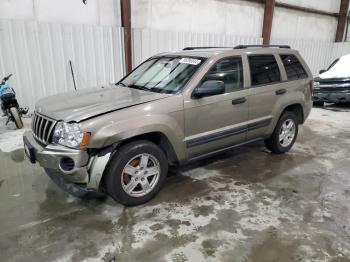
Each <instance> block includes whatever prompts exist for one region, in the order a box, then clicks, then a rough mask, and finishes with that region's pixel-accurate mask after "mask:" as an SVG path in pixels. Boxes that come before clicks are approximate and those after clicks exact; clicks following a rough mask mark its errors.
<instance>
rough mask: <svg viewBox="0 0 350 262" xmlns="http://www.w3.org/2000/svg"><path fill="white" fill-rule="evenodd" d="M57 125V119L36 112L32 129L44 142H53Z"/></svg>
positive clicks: (40, 140) (39, 139) (35, 135)
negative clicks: (53, 133)
mask: <svg viewBox="0 0 350 262" xmlns="http://www.w3.org/2000/svg"><path fill="white" fill-rule="evenodd" d="M55 125H56V121H54V120H52V119H50V118H48V117H45V116H42V115H39V114H38V113H36V112H34V116H33V120H32V131H33V135H34V137H35V138H36V139H37V140H38V141H39V142H41V143H43V144H46V145H47V144H49V143H51V139H52V132H53V128H54V127H55Z"/></svg>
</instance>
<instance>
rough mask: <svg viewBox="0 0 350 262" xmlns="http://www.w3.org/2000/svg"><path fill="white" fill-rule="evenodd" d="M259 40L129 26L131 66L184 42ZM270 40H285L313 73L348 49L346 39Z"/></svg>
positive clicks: (213, 43)
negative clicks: (131, 47)
mask: <svg viewBox="0 0 350 262" xmlns="http://www.w3.org/2000/svg"><path fill="white" fill-rule="evenodd" d="M261 43H262V38H258V37H244V36H234V35H225V34H212V33H197V32H170V31H158V30H152V29H133V48H134V50H133V54H134V57H133V62H134V66H137V65H138V64H140V63H141V62H142V61H144V60H145V59H147V58H149V57H151V56H152V55H155V54H157V53H161V52H169V51H177V50H181V49H182V48H184V47H186V46H235V45H239V44H261ZM271 44H288V45H290V46H291V47H292V48H294V49H297V50H299V52H300V53H301V55H302V56H303V58H304V59H305V61H306V62H307V63H308V65H309V67H310V69H311V71H312V73H313V74H314V75H317V74H318V72H319V70H320V69H325V68H327V67H328V66H329V65H330V63H331V62H332V61H334V59H336V58H337V57H340V56H342V55H345V54H349V53H350V43H333V42H328V41H310V40H296V39H272V40H271Z"/></svg>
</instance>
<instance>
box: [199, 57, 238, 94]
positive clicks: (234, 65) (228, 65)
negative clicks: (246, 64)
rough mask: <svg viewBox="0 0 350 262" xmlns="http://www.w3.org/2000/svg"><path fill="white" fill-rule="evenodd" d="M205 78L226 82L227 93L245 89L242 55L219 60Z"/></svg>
mask: <svg viewBox="0 0 350 262" xmlns="http://www.w3.org/2000/svg"><path fill="white" fill-rule="evenodd" d="M205 80H219V81H223V82H224V83H225V93H230V92H233V91H237V90H241V89H243V66H242V58H241V57H238V56H236V57H228V58H224V59H222V60H220V61H218V62H217V63H216V64H215V65H214V66H213V67H212V68H211V69H210V70H209V71H208V73H207V75H206V77H205Z"/></svg>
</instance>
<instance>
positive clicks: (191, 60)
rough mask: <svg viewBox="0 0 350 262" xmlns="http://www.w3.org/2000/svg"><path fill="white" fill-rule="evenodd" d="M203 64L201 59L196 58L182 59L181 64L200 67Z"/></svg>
mask: <svg viewBox="0 0 350 262" xmlns="http://www.w3.org/2000/svg"><path fill="white" fill-rule="evenodd" d="M200 62H201V60H199V59H194V58H181V59H180V61H179V63H181V64H190V65H198V64H199V63H200Z"/></svg>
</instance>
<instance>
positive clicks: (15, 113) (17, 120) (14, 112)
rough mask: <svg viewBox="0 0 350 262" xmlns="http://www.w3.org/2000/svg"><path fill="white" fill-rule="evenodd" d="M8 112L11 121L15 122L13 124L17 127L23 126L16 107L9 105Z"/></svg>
mask: <svg viewBox="0 0 350 262" xmlns="http://www.w3.org/2000/svg"><path fill="white" fill-rule="evenodd" d="M10 114H11V116H12V119H13V121H14V122H15V125H16V127H17V128H18V129H21V128H23V122H22V118H21V115H20V114H19V112H18V109H17V108H16V107H11V108H10Z"/></svg>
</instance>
